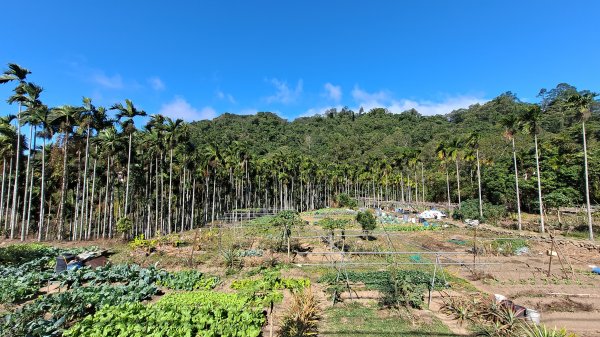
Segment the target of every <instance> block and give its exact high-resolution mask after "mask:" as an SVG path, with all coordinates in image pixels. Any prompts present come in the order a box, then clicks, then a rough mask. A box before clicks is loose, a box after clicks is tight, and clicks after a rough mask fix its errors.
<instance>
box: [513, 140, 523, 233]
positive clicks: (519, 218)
mask: <svg viewBox="0 0 600 337" xmlns="http://www.w3.org/2000/svg"><path fill="white" fill-rule="evenodd" d="M512 150H513V163H514V165H515V188H516V191H517V214H518V221H519V222H518V225H519V230H522V226H523V225H522V222H521V196H520V193H519V173H518V171H517V151H516V149H515V138H514V137H513V138H512Z"/></svg>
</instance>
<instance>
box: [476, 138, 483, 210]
mask: <svg viewBox="0 0 600 337" xmlns="http://www.w3.org/2000/svg"><path fill="white" fill-rule="evenodd" d="M475 153H476V156H477V187H478V189H479V217H480V218H481V219H482V220H483V201H482V200H481V166H480V165H479V149H476V150H475Z"/></svg>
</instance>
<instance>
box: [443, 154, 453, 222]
mask: <svg viewBox="0 0 600 337" xmlns="http://www.w3.org/2000/svg"><path fill="white" fill-rule="evenodd" d="M444 167H445V168H446V196H447V197H448V212H450V208H451V207H452V206H451V204H452V202H451V201H450V175H449V174H448V164H447V163H444ZM448 216H450V214H448Z"/></svg>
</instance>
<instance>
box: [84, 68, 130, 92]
mask: <svg viewBox="0 0 600 337" xmlns="http://www.w3.org/2000/svg"><path fill="white" fill-rule="evenodd" d="M91 81H92V82H94V83H96V84H98V85H100V86H102V87H105V88H108V89H123V87H124V84H123V78H121V75H119V74H116V75H114V76H108V75H106V74H105V73H103V72H95V73H94V74H92V76H91Z"/></svg>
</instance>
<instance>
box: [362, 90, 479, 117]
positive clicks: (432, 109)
mask: <svg viewBox="0 0 600 337" xmlns="http://www.w3.org/2000/svg"><path fill="white" fill-rule="evenodd" d="M352 98H354V101H355V103H356V104H357V106H359V107H363V108H364V109H365V111H369V110H370V109H373V108H386V109H388V110H389V111H391V112H392V113H401V112H403V111H406V110H410V109H415V110H417V111H418V112H419V113H420V114H422V115H426V116H431V115H444V114H447V113H449V112H452V111H453V110H456V109H460V108H468V107H469V106H470V105H473V104H477V103H483V102H485V101H486V100H485V99H484V98H483V97H480V96H472V95H458V96H447V97H446V98H445V99H444V100H442V101H438V102H434V101H428V100H420V101H419V100H413V99H407V98H401V99H396V98H394V97H393V96H392V94H391V93H390V92H389V91H386V90H381V91H376V92H367V91H365V90H362V89H360V88H359V87H358V86H356V87H354V89H353V90H352Z"/></svg>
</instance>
